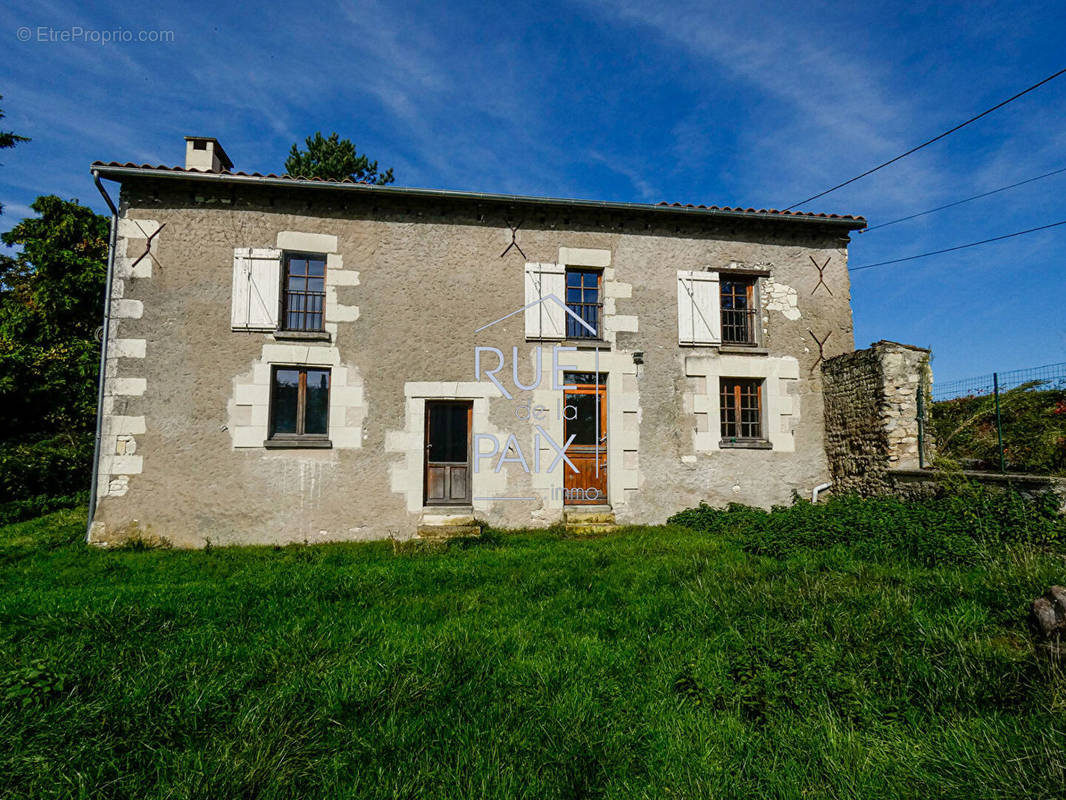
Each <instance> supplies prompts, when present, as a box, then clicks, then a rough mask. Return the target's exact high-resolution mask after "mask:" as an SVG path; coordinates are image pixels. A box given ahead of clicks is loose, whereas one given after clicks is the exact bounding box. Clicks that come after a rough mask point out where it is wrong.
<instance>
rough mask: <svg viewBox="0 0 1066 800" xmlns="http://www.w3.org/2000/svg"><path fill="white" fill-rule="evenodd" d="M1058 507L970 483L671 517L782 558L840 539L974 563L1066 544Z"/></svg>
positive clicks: (1050, 498)
mask: <svg viewBox="0 0 1066 800" xmlns="http://www.w3.org/2000/svg"><path fill="white" fill-rule="evenodd" d="M1058 507H1059V500H1058V498H1057V497H1056V496H1055V495H1054V494H1052V493H1048V494H1045V495H1041V496H1038V497H1026V496H1024V495H1021V494H1019V493H1018V492H1016V491H1013V490H1007V491H996V490H990V489H986V488H984V487H980V486H970V487H965V488H964V489H963V490H962V491H960V492H959V493H957V494H952V495H947V496H943V497H937V498H931V499H925V500H903V499H900V498H897V497H878V498H861V497H857V496H855V495H844V496H841V497H834V498H831V499H830V500H829V502H827V503H825V504H823V505H812V504H811V503H809V502H807V501H805V500H799V501H797V502H796V503H795V504H794V505H792V506H791V507H785V506H777V507H775V508H774V509H773V510H772V511H770V512H766V511H761V510H759V509H752V508H747V507H745V506H738V505H736V504H731V505H730V506H729V507H727V508H726V509H724V510H722V509H715V508H711V507H710V506H708V505H706V504H701V505H700V506H698V507H697V508H692V509H688V510H686V511H682V512H680V513H678V514H675V515H674V516H672V517H671V518H670V520H669V522H670V523H672V524H675V525H682V526H684V527H687V528H691V529H694V530H699V531H704V532H708V533H718V534H724V535H726V536H729V537H730V538H733V539H735V540H736V541H737V542H738V543H739V544H740V545H741V546H742V547H743V548H744V549H745V550H747V551H748V552H750V553H755V554H758V555H768V556H774V557H776V558H781V557H785V556H788V555H791V554H792V553H795V552H797V551H800V550H820V549H828V548H832V547H837V546H842V547H847V548H854V549H855V550H856V551H857V553H858V555H860V556H862V557H864V558H869V559H874V560H884V559H892V558H903V559H906V560H908V561H910V562H914V563H919V564H924V565H928V566H933V565H937V564H966V563H973V562H975V561H977V560H979V559H980V558H981V556H982V554H983V553H985V552H988V551H989V550H991V549H995V548H997V547H999V546H1001V545H1004V544H1008V543H1019V544H1029V545H1036V546H1041V547H1049V546H1061V545H1063V544H1066V518H1063V517H1061V516H1059V515H1058V514H1057V511H1058Z"/></svg>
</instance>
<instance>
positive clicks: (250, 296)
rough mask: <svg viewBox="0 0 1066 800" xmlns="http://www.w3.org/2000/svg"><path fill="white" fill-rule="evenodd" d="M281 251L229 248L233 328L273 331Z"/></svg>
mask: <svg viewBox="0 0 1066 800" xmlns="http://www.w3.org/2000/svg"><path fill="white" fill-rule="evenodd" d="M280 287H281V251H280V250H272V249H267V248H250V247H238V248H236V249H234V251H233V306H232V309H231V316H230V321H231V324H232V326H233V328H234V330H248V331H273V330H277V327H278V305H279V297H278V292H279V290H280Z"/></svg>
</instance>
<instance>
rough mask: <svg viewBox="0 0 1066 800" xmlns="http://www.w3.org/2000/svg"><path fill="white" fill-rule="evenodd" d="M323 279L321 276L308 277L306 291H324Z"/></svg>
mask: <svg viewBox="0 0 1066 800" xmlns="http://www.w3.org/2000/svg"><path fill="white" fill-rule="evenodd" d="M324 284H325V280H324V279H322V278H308V279H307V291H309V292H324V291H325V285H324Z"/></svg>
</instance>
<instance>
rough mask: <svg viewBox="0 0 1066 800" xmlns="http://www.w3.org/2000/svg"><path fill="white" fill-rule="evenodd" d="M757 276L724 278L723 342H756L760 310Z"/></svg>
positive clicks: (722, 288) (722, 290)
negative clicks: (756, 294) (757, 294)
mask: <svg viewBox="0 0 1066 800" xmlns="http://www.w3.org/2000/svg"><path fill="white" fill-rule="evenodd" d="M755 280H756V279H755V278H735V277H730V278H723V280H722V282H721V310H722V342H723V343H728V344H756V343H757V339H756V324H757V322H758V318H757V314H758V311H757V309H756V307H755Z"/></svg>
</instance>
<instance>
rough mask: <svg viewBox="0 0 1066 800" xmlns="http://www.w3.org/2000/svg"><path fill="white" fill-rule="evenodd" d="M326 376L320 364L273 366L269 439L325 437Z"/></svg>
mask: <svg viewBox="0 0 1066 800" xmlns="http://www.w3.org/2000/svg"><path fill="white" fill-rule="evenodd" d="M329 379H330V372H329V370H328V369H324V368H321V367H274V370H273V375H272V379H271V387H270V431H269V437H270V438H269V440H268V441H272V442H295V443H301V442H324V441H328V438H327V437H328V435H329Z"/></svg>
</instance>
